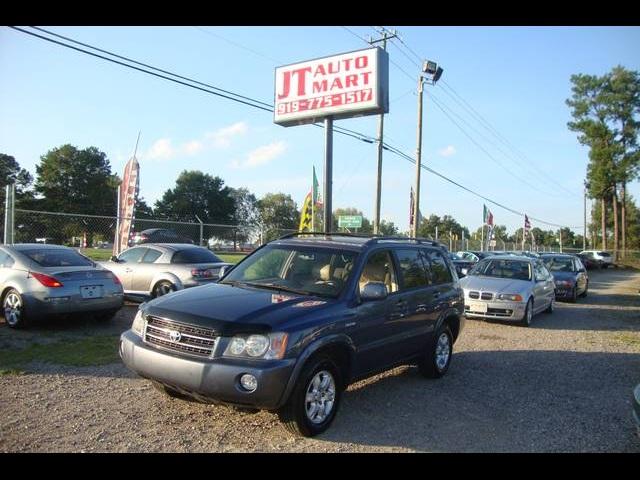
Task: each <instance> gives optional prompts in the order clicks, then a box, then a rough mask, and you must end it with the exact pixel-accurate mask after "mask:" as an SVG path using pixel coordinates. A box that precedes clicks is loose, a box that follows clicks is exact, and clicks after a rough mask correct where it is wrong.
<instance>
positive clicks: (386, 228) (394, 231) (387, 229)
mask: <svg viewBox="0 0 640 480" xmlns="http://www.w3.org/2000/svg"><path fill="white" fill-rule="evenodd" d="M398 232H399V231H398V227H396V225H395V224H394V223H393V222H392V221H391V220H389V221H387V220H381V221H380V234H381V235H386V236H390V237H393V236H396V235H398Z"/></svg>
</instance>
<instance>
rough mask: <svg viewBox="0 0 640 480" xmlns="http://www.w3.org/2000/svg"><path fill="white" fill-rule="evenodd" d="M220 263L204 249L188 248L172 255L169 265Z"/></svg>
mask: <svg viewBox="0 0 640 480" xmlns="http://www.w3.org/2000/svg"><path fill="white" fill-rule="evenodd" d="M219 262H222V260H220V259H219V258H218V257H216V256H215V255H214V254H213V253H212V252H210V251H209V250H207V249H205V248H188V249H185V250H178V251H177V252H176V253H174V254H173V257H172V258H171V263H219Z"/></svg>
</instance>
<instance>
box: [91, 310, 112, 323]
mask: <svg viewBox="0 0 640 480" xmlns="http://www.w3.org/2000/svg"><path fill="white" fill-rule="evenodd" d="M117 313H118V310H107V311H105V312H99V313H97V314H96V315H95V317H96V319H97V320H100V321H101V322H108V321H109V320H111V319H112V318H113V317H115V316H116V314H117Z"/></svg>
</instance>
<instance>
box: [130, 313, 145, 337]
mask: <svg viewBox="0 0 640 480" xmlns="http://www.w3.org/2000/svg"><path fill="white" fill-rule="evenodd" d="M143 329H144V315H143V313H142V310H140V309H138V311H137V312H136V316H135V318H134V319H133V324H132V325H131V330H133V331H134V332H135V333H137V334H138V335H140V336H142V330H143Z"/></svg>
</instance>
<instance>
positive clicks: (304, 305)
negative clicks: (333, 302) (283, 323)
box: [294, 300, 327, 308]
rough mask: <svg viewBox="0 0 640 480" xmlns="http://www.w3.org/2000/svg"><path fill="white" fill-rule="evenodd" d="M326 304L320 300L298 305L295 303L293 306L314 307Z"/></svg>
mask: <svg viewBox="0 0 640 480" xmlns="http://www.w3.org/2000/svg"><path fill="white" fill-rule="evenodd" d="M325 303H327V302H324V301H322V300H307V301H306V302H300V303H296V304H295V305H294V307H302V308H305V307H316V306H318V305H324V304H325Z"/></svg>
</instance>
